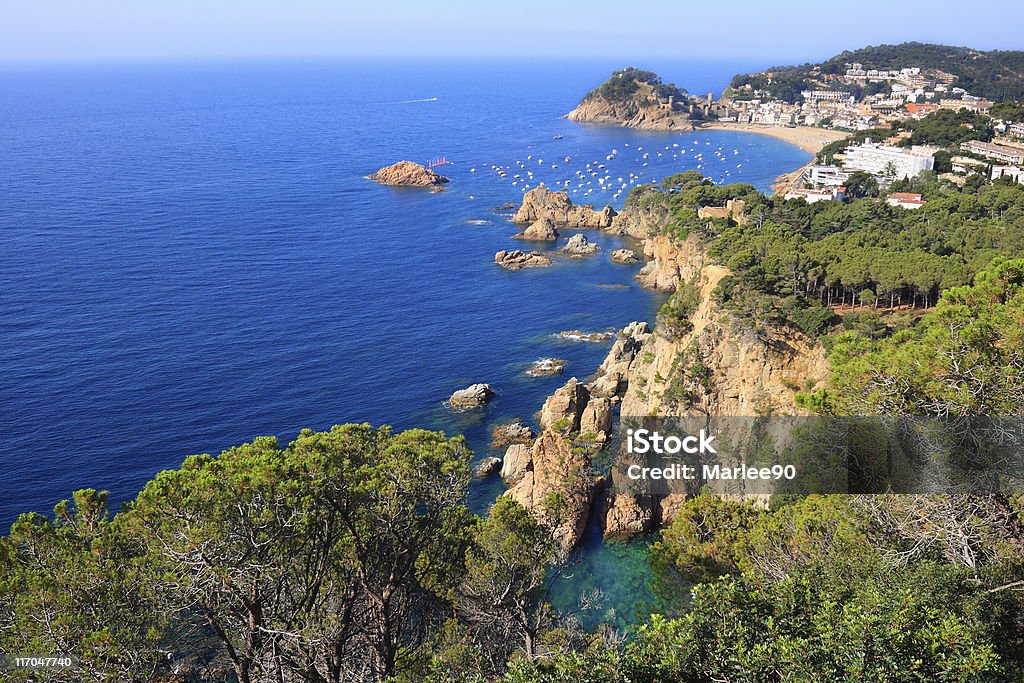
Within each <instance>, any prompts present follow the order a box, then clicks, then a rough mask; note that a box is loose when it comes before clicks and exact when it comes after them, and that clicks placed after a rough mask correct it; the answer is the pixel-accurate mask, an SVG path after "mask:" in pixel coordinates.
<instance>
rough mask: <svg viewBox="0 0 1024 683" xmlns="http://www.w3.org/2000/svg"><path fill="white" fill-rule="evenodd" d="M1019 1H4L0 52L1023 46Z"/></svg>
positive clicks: (237, 55) (546, 54)
mask: <svg viewBox="0 0 1024 683" xmlns="http://www.w3.org/2000/svg"><path fill="white" fill-rule="evenodd" d="M1022 29H1024V9H1022V8H1021V4H1020V0H989V1H988V2H985V3H979V2H972V1H970V0H955V1H950V0H887V1H885V2H879V1H877V0H861V1H860V2H857V3H846V2H830V1H829V0H824V1H822V2H818V3H814V2H807V1H806V0H805V1H803V2H791V1H790V0H775V1H772V0H725V1H724V2H723V1H722V0H699V1H694V0H674V1H664V0H658V1H648V2H643V1H635V0H616V1H614V2H613V1H611V0H548V1H547V2H544V1H540V0H474V1H468V0H445V1H443V2H424V1H423V0H418V1H409V0H399V1H394V2H387V1H386V0H384V1H382V0H377V1H372V0H370V1H368V0H333V1H331V0H0V61H2V62H21V61H109V60H116V61H137V60H168V59H169V60H178V59H188V60H192V59H247V58H261V59H265V58H270V59H275V58H289V59H291V58H334V57H346V58H352V57H359V58H380V57H401V58H409V57H416V58H437V57H443V58H451V57H459V58H473V59H507V58H544V59H549V58H559V59H592V58H604V59H607V58H618V57H623V58H632V59H642V58H645V57H646V58H665V57H673V58H683V59H694V58H707V59H709V60H723V59H734V60H736V59H752V58H754V59H764V60H765V61H766V62H768V63H769V65H775V64H779V63H792V62H804V61H817V60H820V59H823V58H825V57H829V56H832V55H834V54H836V53H838V52H841V51H842V50H844V49H853V48H857V47H863V46H864V45H877V44H880V43H893V42H903V41H907V40H918V41H921V42H937V43H946V44H954V45H967V46H970V47H975V48H979V49H1024V30H1022Z"/></svg>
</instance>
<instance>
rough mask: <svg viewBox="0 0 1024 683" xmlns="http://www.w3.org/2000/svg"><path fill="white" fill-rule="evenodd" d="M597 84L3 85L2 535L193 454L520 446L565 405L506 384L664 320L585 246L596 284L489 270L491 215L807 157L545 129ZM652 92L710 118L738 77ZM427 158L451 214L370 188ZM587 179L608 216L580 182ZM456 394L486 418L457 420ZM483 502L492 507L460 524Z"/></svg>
mask: <svg viewBox="0 0 1024 683" xmlns="http://www.w3.org/2000/svg"><path fill="white" fill-rule="evenodd" d="M615 66H619V65H613V64H606V65H602V64H570V65H564V64H562V65H554V64H537V63H523V64H475V65H466V64H462V65H456V64H442V63H437V64H423V63H420V64H361V63H318V64H302V63H289V64H255V63H254V64H179V65H169V64H162V65H161V64H151V65H136V66H126V65H94V66H76V67H70V66H69V67H56V66H50V67H42V66H37V67H18V68H15V67H5V68H2V69H0V240H2V242H0V247H2V248H0V430H2V434H3V436H2V442H0V443H2V446H0V449H2V450H0V462H2V464H3V468H4V473H5V475H6V476H7V478H8V482H9V485H8V487H7V493H6V494H5V495H4V496H3V497H2V498H0V528H6V526H7V525H8V524H10V522H12V521H13V519H14V518H15V517H16V515H17V514H18V513H21V512H25V511H29V510H33V511H40V512H46V511H48V510H50V509H51V508H52V506H53V504H54V503H55V502H57V501H58V500H59V499H61V498H63V497H66V496H68V495H69V494H70V492H71V491H72V490H74V489H76V488H82V487H87V486H88V487H94V488H98V489H106V490H109V491H110V492H111V501H112V503H113V504H114V505H115V507H116V506H117V505H119V504H120V503H121V502H122V501H124V500H127V499H129V498H131V497H132V496H134V494H135V493H136V492H137V491H138V490H139V489H140V488H141V487H142V486H143V484H144V483H145V482H146V481H147V480H148V479H149V478H151V477H152V476H153V475H154V474H155V473H156V472H157V471H159V470H160V469H164V468H168V467H174V466H177V465H178V464H179V463H180V462H181V460H182V459H183V458H184V457H185V456H186V455H188V454H191V453H199V452H218V451H219V450H221V449H223V448H225V447H228V446H231V445H233V444H237V443H240V442H242V441H245V440H248V439H251V438H252V437H253V436H256V435H261V434H273V435H277V436H279V437H280V438H281V439H282V441H283V442H287V441H288V440H290V439H291V438H293V437H294V436H295V435H296V433H297V432H298V430H299V429H301V428H303V427H312V428H318V429H320V428H327V427H329V426H330V425H332V424H339V423H345V422H360V421H368V422H371V423H374V424H384V423H387V424H392V425H395V426H396V427H397V428H408V427H412V426H423V427H429V428H436V429H444V430H446V431H448V432H449V433H464V434H465V435H466V436H467V438H468V439H469V441H470V444H471V446H473V448H474V449H475V450H476V452H477V455H478V457H483V456H485V455H487V452H486V451H487V444H488V441H489V439H488V436H487V428H488V426H489V425H490V424H492V423H493V422H494V421H496V420H501V419H505V418H512V417H521V418H525V419H532V416H533V414H534V413H535V412H536V411H537V409H538V408H539V407H540V405H541V403H542V402H543V400H544V398H545V396H546V395H548V394H549V393H550V392H551V391H553V390H554V389H555V388H556V387H557V386H558V385H560V384H561V383H562V382H564V380H565V378H564V377H562V378H559V377H553V378H542V379H538V378H528V377H525V376H523V374H522V371H523V369H524V368H525V367H526V366H527V365H528V364H529V363H530V362H531V361H533V360H535V359H537V358H540V357H543V356H558V357H561V358H566V359H568V360H569V366H568V369H567V375H566V376H569V375H576V376H579V377H585V376H587V375H589V374H591V373H592V372H593V370H594V369H595V368H596V367H597V365H598V364H599V363H600V361H601V359H602V357H603V356H604V354H605V353H606V350H607V348H606V347H605V346H603V345H595V344H579V343H576V344H574V343H564V342H560V341H557V340H555V339H554V338H552V335H553V334H554V333H557V332H559V331H561V330H565V329H574V328H579V329H584V330H603V329H606V328H611V327H621V326H623V325H624V324H626V323H628V322H630V321H631V320H636V319H647V320H651V319H653V316H654V312H655V311H656V309H657V306H658V305H659V304H660V300H659V298H658V297H656V296H654V295H652V294H651V293H649V292H645V291H643V290H641V289H639V288H638V287H636V285H635V283H634V281H633V275H634V274H635V270H636V268H635V267H632V268H631V267H625V266H619V265H616V264H612V263H610V262H609V261H608V259H607V252H608V251H609V250H610V249H612V248H615V247H617V246H619V241H618V240H616V239H614V238H610V237H605V236H601V235H598V234H596V233H593V232H591V233H590V235H589V236H590V238H591V239H592V240H596V241H598V242H599V243H600V244H602V245H603V246H604V247H605V252H604V253H603V254H602V255H601V256H600V257H598V258H594V259H585V260H575V261H562V262H559V263H558V265H556V266H555V267H553V268H550V269H535V270H527V271H522V272H518V273H510V272H506V271H503V270H501V269H499V268H497V267H496V266H495V265H494V264H493V262H492V258H493V254H494V252H495V251H497V250H499V249H503V248H514V247H515V246H517V243H516V242H515V241H514V240H511V239H510V236H511V235H512V234H513V233H514V232H516V229H515V227H514V226H513V225H511V224H510V223H509V222H508V220H507V217H506V215H503V214H500V213H497V212H495V211H492V210H490V207H493V206H495V205H498V204H502V203H504V202H508V201H516V199H517V198H518V197H520V196H521V193H522V192H523V191H524V186H525V185H531V186H533V185H536V184H537V183H538V182H540V181H541V180H543V181H545V182H546V183H547V184H549V185H554V184H559V185H561V184H563V183H564V181H565V180H567V179H573V180H572V185H570V188H571V189H573V190H575V191H576V194H575V195H574V197H575V198H576V199H577V200H586V201H592V202H595V203H597V204H599V205H601V204H604V203H608V202H610V203H613V204H615V205H621V203H622V200H623V199H624V197H625V193H624V192H623V193H620V195H619V196H618V197H615V196H614V195H615V192H617V191H618V190H620V189H621V184H622V183H621V182H619V181H618V180H617V179H618V178H619V177H623V181H622V182H626V183H627V185H629V182H630V180H632V181H633V182H634V183H636V182H644V181H650V180H657V179H660V178H661V177H663V176H665V175H668V174H670V173H673V172H677V171H680V170H685V169H688V168H694V167H696V166H697V164H700V165H701V166H702V167H703V168H702V170H704V171H705V172H706V173H708V174H709V175H710V176H712V177H713V178H715V179H716V180H723V181H732V180H744V181H747V182H751V183H753V184H755V185H757V186H759V187H761V188H767V187H768V186H769V185H770V183H771V181H772V179H773V178H774V177H775V176H777V175H778V174H779V173H781V172H784V171H788V170H791V169H793V168H796V167H797V166H799V165H801V164H802V163H804V162H805V161H806V160H807V158H808V155H807V154H806V153H804V152H802V151H800V150H799V149H796V148H794V147H792V146H789V145H787V144H784V143H782V142H779V141H777V140H774V139H771V138H766V137H762V136H755V135H750V134H740V133H698V134H664V133H641V132H636V131H628V130H623V129H619V128H601V127H596V128H595V127H581V126H577V125H575V124H571V123H569V122H567V121H565V120H563V119H561V118H560V116H561V115H562V114H564V113H565V112H567V111H568V110H569V109H571V108H572V107H573V106H574V104H575V103H576V101H577V100H578V99H579V97H580V96H581V95H582V94H583V93H585V92H586V91H587V90H588V89H590V88H591V87H593V86H594V85H596V84H597V83H598V82H600V81H601V80H603V78H604V77H605V76H606V74H607V73H608V72H609V71H610V69H611V68H613V67H615ZM656 66H657V68H659V69H660V70H661V71H662V73H663V74H664V76H665V78H666V80H675V81H676V82H677V83H679V84H681V85H684V86H687V87H689V88H690V90H691V91H694V92H703V91H707V90H712V89H714V90H720V89H721V88H722V87H723V86H724V85H725V83H727V81H728V78H729V77H730V76H731V75H732V73H735V72H736V71H738V70H740V66H741V65H722V64H719V65H708V64H700V65H697V64H677V65H656ZM743 66H751V65H743ZM555 136H562V139H554V138H555ZM673 145H679V147H673ZM641 148H643V149H642V150H641ZM613 149H615V150H617V152H616V154H615V155H614V156H613V158H612V159H611V160H609V159H607V157H608V155H610V154H611V151H612V150H613ZM716 150H718V151H720V152H721V155H722V158H719V157H718V156H716V155H715V151H716ZM684 151H685V153H683V154H680V153H681V152H684ZM659 153H660V154H661V156H659V155H658V154H659ZM645 154H646V155H648V156H646V157H645V156H644V155H645ZM698 154H701V156H702V158H701V159H698V158H697V155H698ZM441 155H444V156H446V157H447V158H448V159H450V160H452V161H453V162H454V163H453V164H452V165H450V166H447V167H446V169H445V170H444V173H445V174H446V175H448V176H450V177H451V178H452V180H453V182H452V183H451V185H450V186H449V189H448V191H447V192H444V193H440V194H434V193H430V192H425V191H416V190H396V189H393V188H388V187H383V186H380V185H377V184H375V183H373V182H371V181H369V180H367V179H366V177H365V176H366V175H367V174H368V173H371V172H373V171H374V170H376V169H377V168H378V167H380V166H382V165H385V164H387V163H391V162H393V161H397V160H399V159H412V160H415V161H420V162H423V161H426V160H427V159H430V158H433V157H437V156H441ZM566 157H571V161H566ZM723 159H724V160H723ZM541 160H542V161H541ZM588 163H590V164H591V165H592V166H591V168H592V170H594V171H595V172H596V171H597V164H603V165H605V167H606V168H605V169H601V171H600V175H601V176H605V175H607V176H609V177H610V180H609V181H608V182H607V183H606V186H608V187H609V188H610V189H607V190H602V189H601V187H600V185H599V184H598V183H597V181H596V178H595V177H594V176H591V175H586V174H585V179H586V180H583V181H581V179H580V177H579V176H577V175H576V172H577V171H580V172H581V173H583V172H584V169H585V168H586V165H587V164H588ZM645 163H646V166H645V165H644V164H645ZM520 164H521V165H520ZM494 165H500V166H508V167H509V168H510V170H509V171H508V172H507V175H506V177H505V178H501V177H499V175H497V174H496V173H495V172H494V171H493V170H492V168H491V167H492V166H494ZM552 165H557V168H552ZM472 169H476V170H475V171H474V170H472ZM527 171H529V172H530V173H532V174H533V178H529V177H528V175H527ZM726 172H728V175H726ZM630 173H634V174H635V176H634V177H633V178H630V176H629V174H630ZM517 174H518V175H519V176H520V179H518V180H517V179H515V178H514V177H513V176H514V175H517ZM587 180H589V181H590V182H591V185H589V186H588V185H586V184H585V182H586V181H587ZM513 181H516V183H517V184H516V185H514V186H513V185H512V182H513ZM581 183H583V184H581ZM613 186H614V187H613ZM588 190H589V191H590V193H589V194H586V193H587V191H588ZM607 285H626V287H625V288H613V287H608V286H607ZM472 382H489V383H491V384H492V385H493V386H494V387H495V388H496V390H497V392H498V397H497V399H496V400H495V401H494V402H493V403H492V404H491V405H490V406H489V407H488V408H487V409H486V410H484V411H478V412H472V413H462V414H453V413H451V412H450V411H448V410H447V409H446V408H445V407H444V405H443V401H444V399H445V398H447V396H448V395H449V394H450V393H451V392H452V391H453V390H454V389H456V388H459V387H461V386H464V385H466V384H469V383H472ZM499 491H500V482H497V481H496V480H491V481H489V482H485V483H484V484H483V485H480V486H478V487H477V489H476V490H475V492H474V501H473V502H474V505H475V506H476V507H477V508H481V507H482V506H484V505H485V504H486V503H487V502H488V501H490V500H493V498H494V496H495V495H497V493H498V492H499Z"/></svg>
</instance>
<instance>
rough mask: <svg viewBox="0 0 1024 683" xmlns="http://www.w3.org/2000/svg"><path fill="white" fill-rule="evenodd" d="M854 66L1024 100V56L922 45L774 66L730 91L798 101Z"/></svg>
mask: <svg viewBox="0 0 1024 683" xmlns="http://www.w3.org/2000/svg"><path fill="white" fill-rule="evenodd" d="M853 62H859V63H861V64H863V65H864V68H866V69H900V68H903V67H914V66H916V67H920V68H922V69H933V70H939V71H944V72H946V73H950V74H953V75H954V76H956V77H957V83H956V85H958V86H960V87H962V88H964V89H965V90H967V91H968V92H969V93H971V94H972V95H976V96H978V97H987V98H990V99H993V100H1002V99H1017V100H1020V99H1024V52H1022V51H998V50H997V51H992V52H981V51H978V50H972V49H970V48H964V47H950V46H946V45H930V44H924V43H903V44H900V45H878V46H870V47H865V48H862V49H860V50H852V51H845V52H842V53H840V54H838V55H836V56H835V57H832V58H831V59H828V60H826V61H825V62H822V63H821V64H804V65H801V66H776V67H772V68H770V69H767V70H766V71H765V72H763V73H758V74H740V75H737V76H736V77H734V78H733V80H732V83H731V84H730V87H732V88H733V89H737V88H740V87H742V86H744V85H749V86H751V87H753V88H754V89H757V90H764V91H767V92H768V93H769V94H770V95H771V96H772V97H775V98H778V99H781V100H784V101H786V102H791V103H794V102H798V101H800V92H801V91H802V90H806V89H807V88H809V87H812V86H814V84H815V82H816V81H817V79H819V78H820V77H821V76H823V75H829V74H841V73H845V71H846V65H847V64H848V63H853ZM767 73H771V74H772V78H771V79H769V78H768V77H767V76H766V75H765V74H767ZM842 90H846V91H852V89H851V87H849V86H843V87H842ZM858 94H861V95H862V94H864V93H858ZM868 94H870V93H868Z"/></svg>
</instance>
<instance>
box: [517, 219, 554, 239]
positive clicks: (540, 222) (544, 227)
mask: <svg viewBox="0 0 1024 683" xmlns="http://www.w3.org/2000/svg"><path fill="white" fill-rule="evenodd" d="M514 237H515V239H518V240H530V241H532V242H553V241H555V240H556V239H558V230H556V229H555V222H554V221H553V220H551V219H550V218H547V217H545V218H538V219H537V220H536V221H534V222H533V223H532V224H531V225H530V227H528V228H527V229H526V230H523V231H522V232H521V233H519V234H518V235H515V236H514Z"/></svg>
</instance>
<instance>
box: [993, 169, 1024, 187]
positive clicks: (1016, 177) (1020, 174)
mask: <svg viewBox="0 0 1024 683" xmlns="http://www.w3.org/2000/svg"><path fill="white" fill-rule="evenodd" d="M999 178H1010V179H1012V180H1013V182H1015V183H1020V184H1021V185H1024V168H1021V167H1020V166H993V167H992V180H997V179H999Z"/></svg>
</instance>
